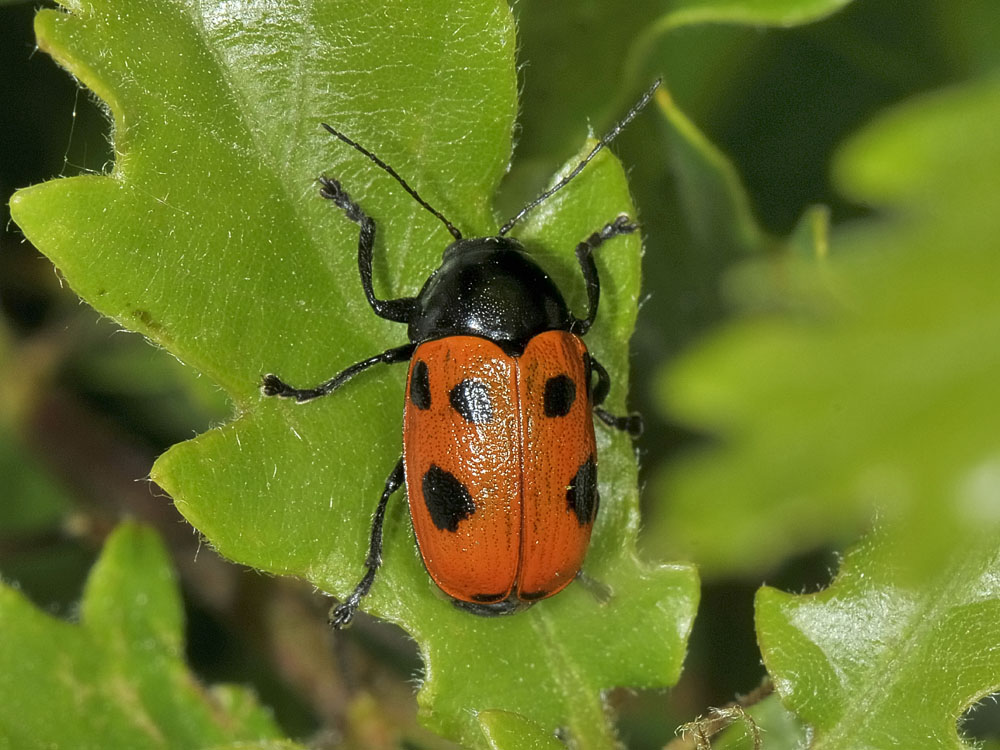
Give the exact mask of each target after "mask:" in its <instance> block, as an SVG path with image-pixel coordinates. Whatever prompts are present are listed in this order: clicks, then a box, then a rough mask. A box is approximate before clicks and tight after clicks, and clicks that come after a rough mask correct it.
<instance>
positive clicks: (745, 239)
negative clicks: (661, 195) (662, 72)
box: [656, 88, 767, 259]
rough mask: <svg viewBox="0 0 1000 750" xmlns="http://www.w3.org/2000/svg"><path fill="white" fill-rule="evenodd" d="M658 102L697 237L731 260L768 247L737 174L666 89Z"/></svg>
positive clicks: (708, 249)
mask: <svg viewBox="0 0 1000 750" xmlns="http://www.w3.org/2000/svg"><path fill="white" fill-rule="evenodd" d="M656 103H657V104H658V105H659V107H660V111H661V112H662V114H663V120H664V122H665V123H666V125H667V143H668V147H669V149H670V153H671V160H670V161H671V167H672V170H673V172H674V176H675V178H676V179H677V186H678V194H679V196H680V199H681V202H682V203H683V206H684V214H685V217H686V218H687V222H688V225H689V228H690V231H691V233H692V235H693V236H694V239H695V240H696V241H697V242H698V243H699V244H700V245H701V246H702V247H703V248H705V250H706V252H708V253H712V254H713V255H715V254H717V255H721V256H725V257H728V258H729V259H732V258H733V257H735V256H736V255H737V254H748V253H751V252H755V251H758V250H762V249H763V248H764V245H765V242H766V241H767V238H766V236H765V235H764V233H763V232H762V231H761V229H760V227H758V226H757V222H756V220H755V219H754V216H753V211H752V210H751V208H750V199H749V197H748V196H747V194H746V190H744V188H743V184H742V182H741V180H740V176H739V174H737V172H736V168H735V167H734V166H733V165H732V163H731V162H730V161H729V159H728V158H726V156H725V154H723V153H722V152H721V151H719V149H717V148H716V147H715V146H714V145H713V144H712V143H711V142H710V141H709V140H708V139H707V138H706V137H705V136H704V135H703V134H702V133H701V131H699V130H698V128H697V127H696V126H695V125H694V123H692V122H691V121H690V120H689V119H688V118H687V117H686V116H685V114H684V113H683V112H681V110H680V109H679V108H678V107H677V105H676V104H675V103H674V100H673V98H672V97H671V96H670V93H669V91H668V90H667V89H666V88H661V89H660V90H659V91H657V94H656Z"/></svg>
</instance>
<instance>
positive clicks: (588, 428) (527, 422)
mask: <svg viewBox="0 0 1000 750" xmlns="http://www.w3.org/2000/svg"><path fill="white" fill-rule="evenodd" d="M658 85H659V81H657V82H656V83H655V84H654V85H653V86H652V87H651V88H650V89H649V90H648V91H646V92H645V94H643V96H642V97H641V98H640V99H639V101H638V102H637V103H636V104H635V105H634V106H633V107H632V108H631V109H630V110H629V111H628V113H627V114H626V115H625V117H624V118H623V119H622V120H621V121H620V122H618V123H617V124H616V125H615V127H614V128H612V129H611V131H609V132H608V133H607V134H606V135H605V136H604V137H603V138H601V139H600V140H599V141H598V143H597V145H596V146H595V147H594V148H593V149H592V150H591V151H590V152H589V154H588V155H587V156H586V157H585V158H584V159H583V160H582V161H581V162H580V163H579V164H578V165H577V166H576V167H575V168H574V169H573V170H572V171H571V172H570V173H569V174H568V175H566V176H565V177H564V178H563V179H561V180H560V181H559V182H557V183H556V184H555V185H554V186H553V187H551V188H549V189H548V190H546V191H545V192H543V193H542V194H541V195H539V196H538V197H537V198H535V199H534V200H533V201H531V202H530V203H528V204H527V205H526V206H525V207H524V208H522V209H521V211H519V212H518V213H517V214H516V215H515V216H514V217H512V218H511V219H510V220H508V221H507V222H506V223H505V224H504V225H503V226H502V227H501V228H500V230H499V232H497V234H496V235H495V236H492V237H478V238H471V239H467V238H464V237H463V236H462V233H461V232H460V231H459V230H458V229H457V228H456V227H455V226H454V225H453V224H452V223H451V222H450V221H448V219H447V218H445V216H444V215H443V214H441V213H440V212H439V211H437V210H436V209H435V208H433V207H432V206H431V205H430V204H429V203H427V202H426V201H425V200H424V199H423V198H421V197H420V195H419V194H418V193H417V191H416V190H414V189H413V188H412V187H410V185H409V184H408V183H407V182H406V181H405V180H404V179H403V178H402V177H400V176H399V174H397V173H396V171H395V170H394V169H393V168H392V167H391V166H389V165H388V164H386V163H385V162H384V161H382V160H381V159H380V158H379V157H378V156H376V155H375V154H374V153H372V152H371V151H369V150H368V149H366V148H365V147H363V146H361V145H360V144H358V143H356V142H355V141H353V140H351V139H350V138H348V137H347V136H346V135H344V134H343V133H341V132H340V131H338V130H336V129H335V128H333V127H331V126H330V125H327V124H325V123H324V124H323V127H324V128H326V130H327V131H329V133H330V134H331V135H333V136H335V137H336V138H338V139H339V140H341V141H342V142H344V143H346V144H347V145H348V146H350V147H352V148H354V149H355V150H357V151H359V152H360V153H362V154H363V155H364V156H365V157H367V158H368V159H369V160H371V161H372V162H373V163H374V164H376V165H377V166H378V167H379V168H380V169H382V170H384V171H385V172H387V173H388V174H389V175H390V176H392V177H393V178H394V179H395V180H396V182H398V183H399V185H400V186H401V187H402V188H403V189H404V190H405V191H406V192H407V193H409V194H410V195H411V196H412V197H413V198H414V199H415V200H416V201H417V202H418V203H419V204H420V205H421V206H422V207H423V208H424V209H426V210H427V211H429V212H430V213H432V214H433V215H434V216H436V217H437V218H438V219H439V220H440V221H441V222H442V223H443V224H444V225H445V226H446V227H447V229H448V231H449V232H450V233H451V235H452V237H453V238H454V242H452V243H451V244H450V245H449V246H448V247H447V248H446V249H445V251H444V255H443V258H442V263H441V266H440V267H439V268H438V269H437V270H436V271H434V272H433V273H432V274H431V275H430V277H429V278H428V279H427V280H426V282H425V283H424V285H423V287H422V289H421V290H420V292H419V293H418V294H417V296H415V297H402V298H399V299H379V298H378V297H376V296H375V292H374V289H373V286H372V254H373V249H374V243H375V222H374V221H373V220H372V219H371V218H370V217H369V216H368V215H367V214H366V213H365V212H364V210H363V209H362V208H361V206H360V205H358V203H356V202H355V201H354V200H353V199H352V198H351V197H350V195H348V193H347V191H346V190H345V189H344V188H343V186H342V185H341V184H340V182H339V181H337V180H336V179H331V178H328V177H325V176H323V177H321V178H320V183H321V189H320V195H321V196H322V197H323V198H325V199H327V200H329V201H330V202H331V203H333V204H334V205H335V206H337V207H338V208H339V209H340V210H341V211H343V213H344V214H345V215H346V216H347V218H348V219H350V220H351V221H353V222H354V223H356V224H357V225H358V227H359V230H360V233H359V240H358V268H359V273H360V276H361V285H362V287H363V288H364V292H365V296H366V297H367V300H368V304H369V305H370V306H371V308H372V310H373V311H374V312H375V314H376V315H378V316H379V317H381V318H385V319H387V320H391V321H395V322H398V323H406V324H407V326H408V338H409V342H408V343H406V344H403V345H402V346H396V347H393V348H391V349H388V350H386V351H384V352H382V353H381V354H377V355H375V356H373V357H369V358H368V359H365V360H362V361H361V362H357V363H355V364H353V365H351V366H350V367H348V368H347V369H345V370H343V371H342V372H340V373H338V374H337V375H335V376H334V377H333V378H331V379H330V380H327V381H326V382H324V383H322V384H320V385H318V386H316V387H314V388H295V387H292V386H291V385H289V384H287V383H286V382H284V381H283V380H281V378H279V377H278V376H277V375H274V374H267V375H265V376H264V378H263V381H262V383H261V390H262V392H263V394H264V395H266V396H277V397H281V398H286V399H292V400H294V401H296V402H299V403H304V402H307V401H312V400H313V399H316V398H320V397H322V396H327V395H329V394H331V393H333V392H335V391H336V390H337V389H339V388H340V387H341V386H343V385H344V384H345V383H346V382H347V381H348V380H350V379H351V378H353V377H354V376H355V375H357V374H358V373H360V372H362V371H363V370H366V369H368V368H369V367H372V366H374V365H376V364H380V363H381V364H394V363H401V362H409V372H408V374H407V379H406V397H405V399H406V400H405V406H404V410H403V454H402V456H401V457H400V458H399V460H398V461H397V462H396V465H395V467H394V468H393V470H392V472H391V473H390V474H389V477H388V479H387V480H386V483H385V489H384V490H383V492H382V496H381V497H380V499H379V502H378V505H377V507H376V510H375V514H374V516H373V519H372V526H371V537H370V541H369V548H368V555H367V558H366V560H365V568H366V571H365V574H364V576H363V577H362V579H361V581H360V582H359V583H358V584H357V586H356V587H355V588H354V590H353V591H352V592H351V594H350V595H349V596H348V597H347V599H346V600H345V601H344V602H343V603H341V604H340V605H338V606H336V607H335V608H334V609H333V611H332V612H331V616H330V621H331V624H332V625H333V626H334V627H337V628H340V627H343V626H345V625H347V624H348V623H349V622H350V621H351V619H352V618H353V617H354V614H355V613H356V611H357V609H358V607H359V605H360V602H361V599H362V598H363V597H364V596H365V595H367V594H368V592H369V590H370V589H371V587H372V583H373V582H374V580H375V575H376V572H377V570H378V568H379V566H380V565H381V563H382V527H383V522H384V519H385V511H386V506H387V503H388V501H389V498H390V496H391V495H392V494H393V493H395V492H396V491H397V490H398V489H399V488H400V487H402V486H403V485H404V483H405V485H406V490H407V496H408V499H409V507H410V518H411V520H412V523H413V530H414V534H415V536H416V541H417V546H418V548H419V550H420V554H421V556H422V558H423V561H424V565H425V567H426V569H427V571H428V573H429V575H430V576H431V578H432V579H433V580H434V582H435V583H436V584H437V586H438V587H439V588H440V589H441V590H442V591H444V593H445V594H447V595H448V596H449V597H450V598H451V599H452V601H453V603H455V604H456V605H457V606H459V607H461V608H462V609H465V610H466V611H469V612H472V613H474V614H478V615H503V614H510V613H513V612H516V611H519V610H521V609H524V608H526V607H528V606H530V605H531V604H533V603H534V602H536V601H538V600H541V599H544V598H547V597H550V596H552V595H554V594H556V593H558V592H559V591H561V590H562V589H564V588H565V587H566V586H567V585H569V583H571V582H572V581H573V580H574V579H575V578H576V577H578V576H580V575H582V573H581V568H582V565H583V559H584V556H585V554H586V552H587V548H588V546H589V543H590V535H591V530H592V529H593V526H594V520H595V518H596V514H597V507H598V502H599V498H598V490H597V448H596V442H595V437H594V421H593V417H592V414H593V415H594V416H596V417H597V418H598V419H600V420H601V422H603V423H604V424H606V425H608V426H609V427H611V428H615V429H618V430H622V431H625V432H628V433H629V434H630V435H632V436H633V437H635V436H637V435H638V434H639V432H640V431H641V429H642V422H641V419H640V417H639V416H638V415H636V414H633V415H629V416H615V415H613V414H611V413H609V412H608V411H606V410H605V409H603V408H602V407H601V403H602V402H603V401H604V399H605V398H606V397H607V395H608V391H609V389H610V385H611V379H610V377H609V375H608V372H607V370H605V369H604V367H603V366H602V365H601V364H600V363H599V362H598V361H597V359H596V358H594V356H593V355H592V354H590V352H589V351H588V350H587V346H586V344H584V342H583V339H582V337H583V336H584V335H585V334H586V333H587V331H588V330H589V329H590V327H591V325H592V324H593V322H594V319H595V318H596V316H597V308H598V302H599V300H600V290H601V287H600V279H599V276H598V272H597V266H596V264H595V263H594V258H593V253H594V251H595V250H596V249H597V248H598V247H600V246H601V245H602V244H603V243H605V242H607V241H608V240H610V239H612V238H614V237H617V236H619V235H625V234H630V233H632V232H635V231H636V230H637V226H636V225H635V224H634V223H633V222H632V221H631V220H630V219H629V217H628V216H626V215H620V216H618V217H617V218H615V219H614V220H613V221H610V222H608V223H607V224H605V225H604V227H603V228H601V229H600V230H598V231H596V232H594V233H593V234H591V235H590V236H589V237H587V238H586V239H585V240H583V241H582V242H580V243H579V245H578V246H577V248H576V258H577V262H578V263H579V266H580V270H581V272H582V275H583V280H584V283H585V285H586V290H587V303H588V306H587V314H586V315H585V316H584V317H582V318H578V317H576V316H575V315H573V313H572V312H571V311H570V309H569V307H568V305H567V304H566V301H565V299H564V298H563V295H562V293H561V292H560V290H559V288H558V287H557V286H556V285H555V283H554V282H553V281H552V280H551V279H550V278H549V276H548V275H547V274H546V273H545V272H544V271H543V270H542V268H541V267H540V266H539V265H538V264H537V263H536V262H535V261H534V260H533V259H532V258H531V257H530V256H529V255H528V254H527V252H526V251H525V249H524V247H523V246H522V245H521V243H520V242H518V241H517V240H515V239H513V238H511V237H508V236H506V235H507V233H508V232H509V231H510V229H511V228H512V227H513V226H514V225H515V224H516V223H517V222H518V221H520V220H521V219H522V218H523V217H524V216H525V215H526V214H527V213H528V212H529V211H531V210H532V209H533V208H535V207H536V206H538V205H539V204H540V203H542V201H544V200H546V199H547V198H549V197H550V196H551V195H552V194H554V193H555V192H556V191H558V190H561V189H562V188H563V187H565V186H566V185H567V184H568V183H569V182H570V180H572V179H573V178H574V177H576V176H577V175H578V174H579V173H580V172H581V171H582V170H583V168H584V167H586V165H587V164H588V163H589V162H590V161H591V159H593V158H594V157H595V156H596V155H597V153H598V152H599V151H600V150H601V149H602V148H604V147H605V146H607V145H608V144H609V143H610V142H611V140H612V139H614V138H615V137H616V136H617V135H618V133H619V132H620V131H621V130H622V128H624V127H625V125H627V124H628V123H629V122H630V121H631V120H632V119H633V118H634V117H635V116H636V115H637V114H638V113H639V112H640V111H641V110H642V108H643V107H645V106H646V104H647V103H648V102H649V100H650V98H651V97H652V95H653V92H654V91H655V89H656V87H657V86H658Z"/></svg>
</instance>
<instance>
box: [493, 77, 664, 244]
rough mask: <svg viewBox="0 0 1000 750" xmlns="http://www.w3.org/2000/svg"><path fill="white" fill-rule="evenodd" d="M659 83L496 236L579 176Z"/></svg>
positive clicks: (509, 220) (638, 111) (504, 232)
mask: <svg viewBox="0 0 1000 750" xmlns="http://www.w3.org/2000/svg"><path fill="white" fill-rule="evenodd" d="M660 81H661V79H659V78H657V79H656V82H655V83H654V84H653V85H652V86H650V87H649V89H648V90H647V91H646V93H645V94H643V95H642V97H640V99H639V101H637V102H636V103H635V104H633V105H632V109H630V110H629V111H628V112H627V113H626V114H625V116H624V117H623V118H622V119H621V120H620V121H619V122H618V123H617V124H616V125H615V126H614V127H613V128H611V130H610V131H608V132H607V134H605V136H604V137H603V138H601V140H599V141H598V142H597V145H596V146H594V148H593V149H592V150H591V152H590V153H589V154H587V155H586V156H585V157H584V159H583V161H581V162H580V163H579V164H577V165H576V167H575V168H574V169H573V171H572V172H570V173H569V174H568V175H566V176H565V177H563V178H562V179H561V180H559V182H557V183H556V184H555V185H553V186H552V187H550V188H549V189H548V190H546V191H545V192H544V193H542V194H541V195H539V196H538V197H537V198H535V200H533V201H531V203H529V204H528V205H527V206H525V207H524V208H522V209H521V210H520V211H518V212H517V214H516V215H515V216H514V217H513V218H511V219H508V220H507V223H506V224H504V225H503V226H502V227H500V231H499V233H498V234H497V236H498V237H503V236H504V235H505V234H507V232H509V231H510V230H511V227H513V226H514V225H515V224H517V222H519V221H520V220H521V219H523V218H524V216H525V214H527V213H528V212H529V211H531V209H533V208H534V207H535V206H537V205H538V204H539V203H541V202H542V201H544V200H546V199H547V198H549V197H551V196H552V195H553V194H554V193H557V192H559V191H560V190H562V189H563V188H564V187H566V185H567V183H569V181H570V180H572V179H573V178H574V177H576V176H577V175H578V174H580V172H582V171H583V168H584V167H585V166H587V165H588V164H589V163H590V160H591V159H593V158H594V157H595V156H597V154H598V152H599V151H600V150H601V149H602V148H604V147H605V146H607V145H608V144H609V143H611V141H613V140H614V139H615V138H616V137H617V136H618V134H619V133H620V132H622V130H623V129H624V128H625V126H626V125H628V124H629V123H630V122H632V120H633V119H635V116H636V115H637V114H639V113H640V112H641V111H642V109H643V107H645V106H646V105H647V104H649V100H650V99H652V98H653V92H654V91H656V88H657V87H658V86H659V85H660Z"/></svg>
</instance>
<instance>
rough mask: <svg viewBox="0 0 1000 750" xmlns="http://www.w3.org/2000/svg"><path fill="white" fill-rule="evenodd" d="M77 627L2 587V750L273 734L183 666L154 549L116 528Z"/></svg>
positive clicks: (253, 711)
mask: <svg viewBox="0 0 1000 750" xmlns="http://www.w3.org/2000/svg"><path fill="white" fill-rule="evenodd" d="M80 620H81V621H80V624H79V625H72V624H69V623H66V622H63V621H61V620H57V619H54V618H52V617H50V616H48V615H46V614H43V613H42V612H40V611H38V610H37V609H35V608H34V607H33V606H32V604H31V603H30V602H29V601H28V600H27V599H25V598H24V596H23V595H22V594H20V593H19V592H18V591H16V590H15V589H12V588H9V587H6V586H0V631H2V632H3V634H4V637H3V638H2V639H0V745H2V746H3V747H11V748H25V749H26V750H27V749H30V748H66V749H67V750H69V749H70V748H72V750H85V749H86V748H109V747H123V748H124V747H128V748H135V749H136V750H139V749H140V748H168V747H169V748H202V747H205V745H206V744H218V743H221V742H231V741H233V740H237V739H248V740H249V739H254V740H256V739H266V738H271V737H276V736H277V735H278V730H277V727H275V725H274V723H273V721H272V719H271V717H270V715H269V714H268V713H267V712H266V711H263V710H262V709H261V708H260V707H259V706H257V704H256V702H255V700H254V699H253V697H252V696H251V695H249V694H248V693H247V692H246V691H245V690H243V689H241V688H236V687H234V686H220V687H217V688H213V689H212V690H210V691H206V690H205V689H204V688H203V687H202V686H200V685H199V684H197V682H196V681H195V679H194V678H193V677H192V675H191V673H190V672H188V670H187V667H186V666H185V664H184V644H183V635H182V630H183V622H182V610H181V602H180V597H179V594H178V592H177V588H176V584H175V582H174V578H173V573H172V571H171V569H170V565H169V561H168V559H167V556H166V552H165V551H164V549H163V547H162V545H161V544H160V542H159V540H158V539H157V537H156V536H155V534H154V533H153V532H152V531H150V530H148V529H145V528H143V527H140V526H136V525H132V524H125V525H122V526H121V527H119V528H118V530H117V531H116V532H115V533H114V534H113V535H112V536H111V537H110V538H109V539H108V542H107V544H106V546H105V549H104V553H103V555H102V556H101V558H100V560H99V562H98V563H97V565H96V566H95V567H94V569H93V571H92V572H91V575H90V578H89V580H88V582H87V587H86V591H85V592H84V596H83V601H82V603H81V616H80Z"/></svg>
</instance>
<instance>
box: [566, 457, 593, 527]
mask: <svg viewBox="0 0 1000 750" xmlns="http://www.w3.org/2000/svg"><path fill="white" fill-rule="evenodd" d="M598 500H599V498H598V495H597V462H596V461H595V460H594V457H593V456H591V457H590V458H588V459H587V460H586V461H584V462H583V463H582V464H581V465H580V468H579V469H577V472H576V476H575V477H573V484H571V485H570V486H569V489H567V490H566V504H567V505H568V506H569V509H570V510H571V511H573V513H575V514H576V520H577V521H578V522H579V523H580V525H581V526H586V525H587V524H590V523H593V522H594V518H595V517H596V516H597V503H598Z"/></svg>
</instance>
